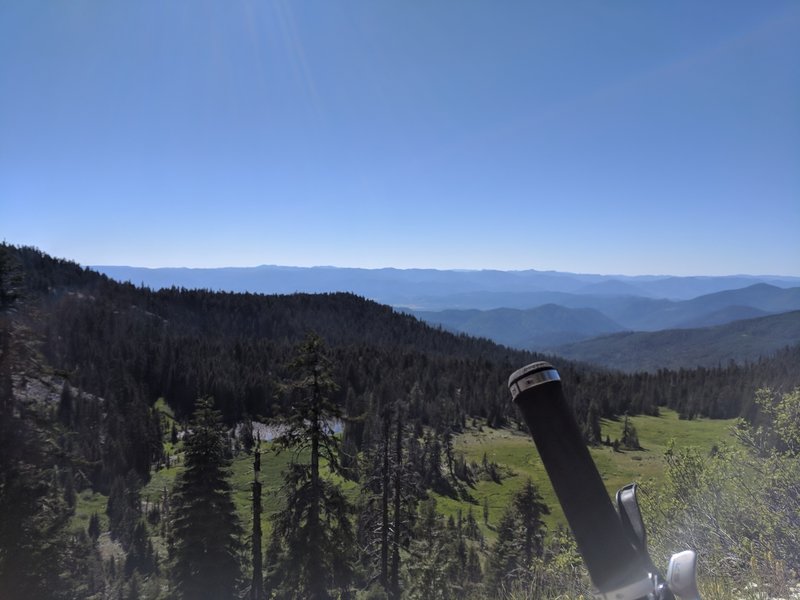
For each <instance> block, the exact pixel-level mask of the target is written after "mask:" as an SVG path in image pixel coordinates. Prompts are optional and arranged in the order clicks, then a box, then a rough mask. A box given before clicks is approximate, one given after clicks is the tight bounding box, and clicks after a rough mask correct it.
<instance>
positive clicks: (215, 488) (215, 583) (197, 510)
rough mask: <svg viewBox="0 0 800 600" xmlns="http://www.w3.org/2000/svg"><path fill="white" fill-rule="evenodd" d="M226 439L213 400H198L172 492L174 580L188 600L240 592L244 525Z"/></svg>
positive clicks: (216, 598) (218, 599) (219, 598)
mask: <svg viewBox="0 0 800 600" xmlns="http://www.w3.org/2000/svg"><path fill="white" fill-rule="evenodd" d="M225 443H226V441H225V434H224V431H223V429H222V427H221V425H220V416H219V413H218V412H217V411H215V410H214V409H213V402H212V401H211V400H207V399H202V400H198V401H197V404H196V410H195V413H194V417H193V420H192V424H191V426H190V428H189V431H188V433H187V435H186V438H185V439H184V447H185V451H186V455H185V469H184V471H183V472H182V473H181V474H180V475H179V477H178V479H177V481H176V483H175V491H174V494H173V496H172V502H173V505H172V515H173V519H172V531H171V535H172V542H173V564H172V579H173V583H174V585H175V590H176V592H177V595H178V597H179V598H183V599H186V600H189V599H191V600H205V599H208V600H224V599H226V598H233V597H234V596H235V593H236V587H237V583H238V580H239V576H240V567H239V558H238V550H239V537H240V535H241V527H240V525H239V520H238V517H237V515H236V509H235V506H234V504H233V499H232V496H231V491H232V490H231V485H230V483H229V481H228V477H229V470H228V469H229V466H230V459H229V458H228V457H227V452H226V448H225Z"/></svg>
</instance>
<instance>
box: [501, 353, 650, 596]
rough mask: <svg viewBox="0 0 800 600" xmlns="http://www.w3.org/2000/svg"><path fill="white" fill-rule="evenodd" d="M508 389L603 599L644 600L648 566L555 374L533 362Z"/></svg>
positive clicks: (511, 379)
mask: <svg viewBox="0 0 800 600" xmlns="http://www.w3.org/2000/svg"><path fill="white" fill-rule="evenodd" d="M508 387H509V389H510V390H511V395H512V397H513V399H514V402H515V403H516V404H517V406H518V407H519V409H520V411H521V412H522V416H523V418H524V419H525V423H527V425H528V428H529V429H530V432H531V435H532V436H533V441H534V443H535V444H536V448H537V450H538V451H539V456H540V457H541V459H542V463H544V466H545V469H546V470H547V475H548V476H549V477H550V481H551V482H552V484H553V488H554V489H555V492H556V496H557V497H558V501H559V503H560V504H561V507H562V508H563V510H564V515H565V516H566V518H567V521H568V522H569V526H570V529H571V530H572V533H573V535H574V536H575V540H576V542H577V544H578V550H579V551H580V553H581V555H582V556H583V560H584V562H585V563H586V567H587V568H588V570H589V575H590V576H591V578H592V582H593V583H594V585H595V587H596V588H597V590H598V591H599V592H600V593H601V597H603V596H604V595H605V594H606V593H609V592H613V594H612V593H610V594H609V595H608V596H607V597H609V598H620V599H629V598H639V597H643V596H646V594H647V591H648V590H652V583H651V582H649V573H648V568H647V565H646V562H645V560H643V559H642V556H641V555H640V553H638V552H636V551H635V549H634V548H633V547H632V546H631V544H630V542H629V541H628V538H627V536H626V534H625V531H624V529H623V528H622V524H621V522H620V520H619V516H618V515H617V513H616V511H615V510H614V506H613V505H612V504H611V500H610V498H609V496H608V493H607V492H606V489H605V486H604V485H603V480H602V478H601V477H600V473H599V472H598V471H597V467H596V466H595V464H594V461H592V457H591V454H589V450H588V448H587V447H586V444H585V443H584V441H583V438H582V436H581V433H580V429H579V428H578V424H577V422H576V421H575V417H574V416H573V414H572V411H571V410H570V408H569V406H568V405H567V402H566V400H565V398H564V393H563V391H562V389H561V378H560V377H559V375H558V371H556V369H555V368H553V366H552V365H550V364H549V363H546V362H536V363H533V364H530V365H528V366H526V367H523V368H522V369H519V370H518V371H515V372H514V373H512V375H511V377H509V379H508ZM640 592H643V593H640Z"/></svg>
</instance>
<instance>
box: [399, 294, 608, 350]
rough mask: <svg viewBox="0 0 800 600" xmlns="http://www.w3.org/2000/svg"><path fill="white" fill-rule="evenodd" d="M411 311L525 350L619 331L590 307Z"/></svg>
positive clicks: (553, 306) (462, 331) (452, 328)
mask: <svg viewBox="0 0 800 600" xmlns="http://www.w3.org/2000/svg"><path fill="white" fill-rule="evenodd" d="M412 314H414V315H415V316H417V317H418V318H420V319H422V320H423V321H426V322H428V323H431V324H437V325H441V326H442V327H444V328H446V329H449V330H451V331H455V332H458V333H466V334H468V335H472V336H477V337H485V338H489V339H491V340H493V341H495V342H498V343H500V344H505V345H506V346H509V347H512V348H523V349H529V350H536V349H540V348H548V347H551V346H553V345H554V344H559V343H564V341H579V340H583V339H588V338H591V337H595V336H598V335H602V334H607V333H613V332H618V331H622V330H623V328H622V327H621V326H620V325H618V324H617V323H615V322H614V321H612V320H611V319H609V318H608V317H606V316H605V315H603V314H602V313H600V312H598V311H596V310H594V309H591V308H566V307H564V306H558V305H556V304H545V305H543V306H539V307H536V308H532V309H529V310H518V309H511V308H497V309H494V310H487V311H480V310H463V311H461V310H444V311H441V312H426V311H412Z"/></svg>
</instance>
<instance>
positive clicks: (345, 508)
mask: <svg viewBox="0 0 800 600" xmlns="http://www.w3.org/2000/svg"><path fill="white" fill-rule="evenodd" d="M289 367H290V369H291V372H292V376H293V379H292V380H291V381H290V382H289V384H288V390H287V391H288V393H289V394H290V396H291V400H292V406H291V411H290V412H289V414H288V415H287V416H286V417H285V418H283V419H281V421H280V426H281V428H282V433H281V435H280V436H279V437H278V438H277V439H276V446H277V448H278V449H279V450H280V449H284V450H285V449H291V450H293V453H292V456H293V460H292V464H291V465H290V467H289V469H288V471H287V472H286V475H285V478H286V490H287V498H286V508H284V509H283V510H282V511H279V512H278V513H277V515H276V517H275V525H274V530H273V535H276V536H278V537H279V538H280V539H281V542H282V544H283V548H284V552H283V554H282V556H281V558H280V559H279V562H280V564H279V565H278V568H277V569H274V568H273V569H271V572H273V573H279V574H280V575H281V578H282V581H274V580H272V581H271V583H272V585H274V586H276V587H277V588H278V590H277V591H278V594H279V596H280V597H287V598H307V599H308V600H320V599H327V598H331V597H332V594H331V590H333V589H337V588H338V589H339V590H341V591H343V592H345V591H346V590H347V589H348V587H349V585H350V582H351V579H352V561H351V556H350V554H351V551H352V548H353V541H354V535H353V531H352V525H351V523H350V514H349V513H350V511H351V509H350V506H349V503H348V502H347V500H346V498H345V497H344V495H343V494H342V492H341V490H340V489H339V488H338V486H337V485H336V484H335V483H333V481H331V480H330V479H325V478H323V477H322V474H321V472H320V469H321V467H322V461H325V462H326V463H327V467H328V469H329V470H330V471H331V472H332V473H340V472H341V469H340V467H339V463H338V457H339V440H338V438H337V437H336V436H335V435H334V431H333V426H334V424H335V423H336V422H337V421H339V420H340V419H341V412H340V410H339V407H338V406H337V405H336V404H335V403H334V402H333V401H332V399H331V396H332V394H333V392H334V391H335V390H336V389H337V386H336V384H335V382H334V381H333V377H332V369H331V363H330V360H329V359H328V357H327V355H326V349H325V346H324V344H323V341H322V339H321V338H319V337H318V336H316V335H314V334H311V335H309V336H308V338H307V339H306V341H305V342H304V343H303V344H302V345H301V346H300V347H299V349H298V353H297V357H296V358H295V360H294V361H293V362H292V363H291V364H290V365H289ZM300 456H303V457H308V462H301V461H300V459H299V457H300Z"/></svg>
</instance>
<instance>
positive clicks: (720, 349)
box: [553, 311, 800, 372]
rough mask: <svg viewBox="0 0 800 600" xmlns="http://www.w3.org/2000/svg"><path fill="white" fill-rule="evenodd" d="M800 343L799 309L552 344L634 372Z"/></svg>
mask: <svg viewBox="0 0 800 600" xmlns="http://www.w3.org/2000/svg"><path fill="white" fill-rule="evenodd" d="M798 343H800V311H793V312H788V313H784V314H780V315H771V316H768V317H761V318H757V319H747V320H742V321H735V322H733V323H728V324H725V325H719V326H715V327H707V328H701V329H673V330H665V331H656V332H636V333H618V334H614V335H610V336H605V337H599V338H595V339H591V340H586V341H582V342H577V343H575V344H566V345H562V346H559V347H557V348H554V350H553V351H554V352H556V353H557V354H558V355H559V356H564V357H567V358H571V359H573V360H581V361H586V362H591V363H594V364H598V365H603V366H606V367H610V368H615V369H621V370H623V371H628V372H633V371H638V370H645V371H656V370H658V369H677V368H694V367H697V366H703V367H715V366H717V365H720V364H722V365H725V364H727V363H728V362H729V361H736V362H740V363H741V362H744V361H754V360H756V359H758V358H759V357H764V356H768V355H770V354H772V353H773V352H775V351H777V350H779V349H781V348H783V347H786V346H793V345H796V344H798Z"/></svg>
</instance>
